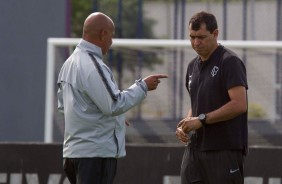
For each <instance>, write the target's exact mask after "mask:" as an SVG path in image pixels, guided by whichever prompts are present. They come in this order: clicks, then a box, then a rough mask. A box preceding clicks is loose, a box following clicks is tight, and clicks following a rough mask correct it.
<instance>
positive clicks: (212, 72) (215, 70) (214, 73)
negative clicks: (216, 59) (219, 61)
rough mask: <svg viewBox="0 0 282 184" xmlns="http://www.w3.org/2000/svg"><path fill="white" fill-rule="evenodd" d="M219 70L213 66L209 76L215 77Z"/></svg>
mask: <svg viewBox="0 0 282 184" xmlns="http://www.w3.org/2000/svg"><path fill="white" fill-rule="evenodd" d="M218 70H219V68H218V67H217V66H214V67H213V69H212V71H211V75H212V77H214V76H216V74H217V72H218Z"/></svg>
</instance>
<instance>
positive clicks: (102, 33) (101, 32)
mask: <svg viewBox="0 0 282 184" xmlns="http://www.w3.org/2000/svg"><path fill="white" fill-rule="evenodd" d="M106 34H107V31H106V30H104V29H101V31H100V40H101V41H104V40H105V36H106Z"/></svg>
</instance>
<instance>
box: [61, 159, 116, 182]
mask: <svg viewBox="0 0 282 184" xmlns="http://www.w3.org/2000/svg"><path fill="white" fill-rule="evenodd" d="M63 166H64V171H65V173H66V176H67V178H68V179H69V181H70V183H71V184H112V183H113V181H114V177H115V175H116V168H117V159H116V158H64V160H63Z"/></svg>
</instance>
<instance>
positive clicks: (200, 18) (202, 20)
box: [189, 11, 217, 33]
mask: <svg viewBox="0 0 282 184" xmlns="http://www.w3.org/2000/svg"><path fill="white" fill-rule="evenodd" d="M202 24H206V28H207V30H208V31H209V32H210V33H212V32H213V31H214V30H216V29H217V21H216V18H215V16H214V15H213V14H211V13H207V12H204V11H201V12H199V13H196V14H195V15H194V16H193V17H192V18H191V19H190V21H189V26H190V25H191V28H192V30H195V31H198V30H199V29H200V27H201V25H202Z"/></svg>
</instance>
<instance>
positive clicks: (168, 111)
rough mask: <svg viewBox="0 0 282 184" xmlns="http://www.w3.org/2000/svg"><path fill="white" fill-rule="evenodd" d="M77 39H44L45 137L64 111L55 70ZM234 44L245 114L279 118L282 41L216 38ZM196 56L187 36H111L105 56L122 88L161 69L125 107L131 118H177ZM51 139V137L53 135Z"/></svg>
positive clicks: (185, 101) (56, 127)
mask: <svg viewBox="0 0 282 184" xmlns="http://www.w3.org/2000/svg"><path fill="white" fill-rule="evenodd" d="M78 42H79V39H71V38H49V39H48V45H47V71H46V104H45V142H53V141H56V139H57V138H55V136H54V134H55V132H57V134H62V132H63V117H62V115H60V114H59V113H58V111H57V108H56V106H57V98H56V91H57V85H56V80H57V75H58V72H59V70H60V68H61V66H62V64H63V63H64V61H65V60H66V59H67V57H68V56H69V55H70V54H71V53H72V51H73V49H74V47H75V46H76V45H77V43H78ZM219 43H220V44H222V45H224V46H225V47H228V48H230V49H232V50H234V51H235V52H236V53H237V54H238V55H239V57H241V58H242V59H243V61H244V62H245V64H246V68H247V77H248V84H249V90H248V98H249V113H250V114H249V118H250V119H263V120H267V121H269V122H271V123H273V122H274V123H275V122H277V121H280V123H282V121H281V109H282V107H281V103H282V102H281V101H282V100H281V98H282V97H281V82H282V79H281V78H282V56H281V55H282V52H281V50H282V42H277V41H221V40H220V41H219ZM195 56H196V53H195V51H194V50H193V49H192V48H191V45H190V42H189V40H157V39H155V40H147V39H138V40H137V39H114V40H113V45H112V48H111V51H110V52H109V53H108V54H107V56H106V57H105V58H104V61H105V62H106V64H107V65H108V66H109V67H110V68H111V69H112V70H113V71H114V74H115V78H116V81H118V83H119V86H120V88H121V89H125V88H127V87H129V86H130V85H131V84H132V83H133V82H134V81H135V80H136V79H138V78H139V77H145V76H147V75H150V74H154V73H165V74H168V75H169V78H168V79H162V80H161V83H160V85H159V88H158V89H157V90H155V91H152V92H149V93H148V97H147V98H146V99H145V101H144V102H143V103H142V104H141V105H140V106H138V107H135V108H134V109H132V110H130V111H129V112H127V113H126V116H127V118H129V119H139V120H140V119H141V120H142V119H145V120H147V119H150V120H156V119H158V120H172V121H173V120H175V122H177V121H176V120H179V119H181V118H183V117H184V116H185V115H186V113H187V110H188V108H189V105H190V101H189V97H188V93H187V91H186V88H185V74H186V67H187V65H188V63H189V61H190V60H191V59H192V58H193V57H195ZM173 126H174V125H173ZM54 139H55V140H54Z"/></svg>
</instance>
